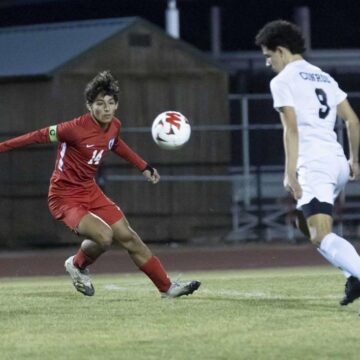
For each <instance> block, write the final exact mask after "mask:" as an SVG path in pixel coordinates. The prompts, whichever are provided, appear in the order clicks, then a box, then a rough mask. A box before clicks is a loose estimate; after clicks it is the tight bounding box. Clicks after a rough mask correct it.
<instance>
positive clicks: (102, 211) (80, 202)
mask: <svg viewBox="0 0 360 360" xmlns="http://www.w3.org/2000/svg"><path fill="white" fill-rule="evenodd" d="M48 205H49V209H50V212H51V215H52V216H53V217H54V218H55V219H56V220H60V221H62V222H63V223H64V224H65V225H67V226H68V227H69V228H70V229H71V230H76V227H77V226H78V225H79V223H80V221H81V219H82V218H83V217H84V216H85V215H87V214H88V213H92V214H95V215H97V216H98V217H99V218H101V219H102V220H104V221H105V222H106V223H107V224H108V225H112V224H115V223H116V222H117V221H119V220H121V219H122V218H123V217H124V213H123V212H122V211H121V209H120V208H119V207H118V206H117V205H116V204H115V203H114V202H113V201H111V200H110V199H109V198H108V197H107V196H106V195H105V194H104V193H103V192H102V191H101V189H100V188H99V187H98V186H96V185H94V186H92V187H91V189H89V192H87V194H86V195H81V196H80V195H72V196H64V195H57V194H56V193H55V194H54V193H52V194H51V196H50V197H49V199H48Z"/></svg>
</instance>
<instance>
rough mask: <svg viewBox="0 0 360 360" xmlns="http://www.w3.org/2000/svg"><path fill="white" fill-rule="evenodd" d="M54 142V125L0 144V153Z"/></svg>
mask: <svg viewBox="0 0 360 360" xmlns="http://www.w3.org/2000/svg"><path fill="white" fill-rule="evenodd" d="M56 141H57V137H56V125H53V126H48V127H46V128H43V129H39V130H35V131H32V132H29V133H27V134H24V135H20V136H17V137H15V138H12V139H9V140H6V141H3V142H1V143H0V152H6V151H10V150H14V149H17V148H20V147H23V146H26V145H31V144H49V143H51V142H56Z"/></svg>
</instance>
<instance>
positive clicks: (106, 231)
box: [97, 227, 114, 251]
mask: <svg viewBox="0 0 360 360" xmlns="http://www.w3.org/2000/svg"><path fill="white" fill-rule="evenodd" d="M113 236H114V234H113V231H112V230H111V228H110V227H109V228H107V227H105V228H103V229H101V231H99V233H98V236H97V237H98V242H99V243H100V245H101V247H102V248H103V249H104V251H107V250H109V248H110V247H111V244H112V242H113Z"/></svg>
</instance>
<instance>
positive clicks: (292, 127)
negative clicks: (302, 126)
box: [279, 106, 302, 200]
mask: <svg viewBox="0 0 360 360" xmlns="http://www.w3.org/2000/svg"><path fill="white" fill-rule="evenodd" d="M279 112H280V119H281V123H282V125H283V129H284V134H283V140H284V150H285V177H284V187H285V189H286V190H287V191H289V192H290V193H291V194H292V195H293V197H294V199H295V200H298V199H300V198H301V196H302V189H301V186H300V184H299V182H298V180H297V176H296V165H297V160H298V151H299V135H298V129H297V122H296V114H295V110H294V108H293V107H292V106H283V107H281V108H279Z"/></svg>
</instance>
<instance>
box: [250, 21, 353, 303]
mask: <svg viewBox="0 0 360 360" xmlns="http://www.w3.org/2000/svg"><path fill="white" fill-rule="evenodd" d="M255 42H256V44H257V45H258V46H260V47H261V50H262V53H263V55H264V56H265V59H266V65H267V66H271V68H272V70H274V71H275V72H276V73H277V75H276V76H275V77H274V78H273V79H272V80H271V82H270V88H271V93H272V97H273V101H274V108H275V109H276V110H277V111H278V112H279V114H280V119H281V123H282V125H283V131H284V137H283V139H284V149H285V175H284V187H285V188H286V190H288V191H289V192H290V193H291V194H292V196H293V197H294V199H295V200H297V206H296V207H297V210H299V214H300V216H299V218H298V221H297V223H298V226H299V228H300V230H302V231H303V233H304V234H306V235H307V236H308V237H309V238H310V240H311V242H312V243H313V244H314V245H316V246H317V248H318V250H319V252H320V253H321V254H322V255H323V256H324V257H325V258H326V259H327V260H328V261H329V262H330V263H331V264H333V265H334V266H336V267H338V268H340V269H341V270H342V271H343V273H344V275H345V276H346V278H347V281H346V285H345V296H344V298H343V299H342V300H341V302H340V304H341V305H347V304H349V303H351V302H353V301H354V300H355V299H357V298H358V297H360V257H359V255H358V254H357V252H356V250H355V248H354V247H353V246H352V245H351V244H350V243H349V242H348V241H347V240H345V239H343V238H342V237H340V236H338V235H336V234H335V233H333V230H332V225H333V217H332V214H333V205H334V200H335V199H336V197H337V196H338V194H339V192H340V191H341V190H343V188H344V186H345V184H346V183H347V181H348V180H349V179H350V180H355V179H356V178H357V177H358V175H359V163H358V162H359V160H358V153H359V119H358V117H357V116H356V114H355V112H354V111H353V109H352V107H351V106H350V104H349V102H348V100H347V99H346V93H344V92H343V91H342V90H341V89H340V88H339V86H338V84H337V82H336V81H335V80H334V79H333V78H332V77H331V76H330V75H329V74H327V73H325V72H323V71H322V70H321V69H319V68H318V67H316V66H314V65H312V64H310V63H309V62H307V61H306V60H304V58H303V56H302V54H303V53H304V51H305V46H304V38H303V36H302V34H301V32H300V30H299V28H298V27H297V26H296V25H294V24H292V23H290V22H288V21H284V20H277V21H272V22H269V23H267V24H266V25H265V26H264V27H263V28H262V29H261V30H260V31H259V32H258V34H257V36H256V40H255ZM337 115H339V117H341V118H342V119H343V120H344V121H345V123H346V129H347V135H348V141H349V160H347V159H346V157H345V155H344V151H343V148H342V146H341V145H340V144H339V143H338V142H337V138H336V133H335V131H334V126H335V121H336V116H337Z"/></svg>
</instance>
